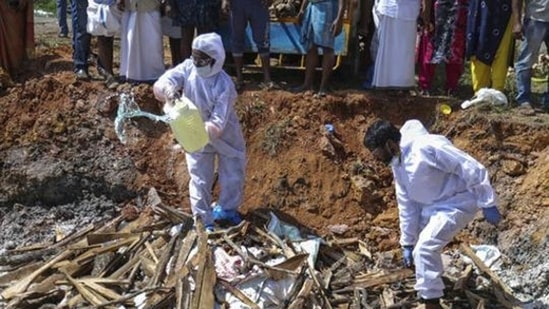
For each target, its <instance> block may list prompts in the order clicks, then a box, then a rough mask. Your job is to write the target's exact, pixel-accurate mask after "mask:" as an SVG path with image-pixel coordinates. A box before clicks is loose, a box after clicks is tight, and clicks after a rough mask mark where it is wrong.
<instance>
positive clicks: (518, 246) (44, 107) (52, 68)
mask: <svg viewBox="0 0 549 309" xmlns="http://www.w3.org/2000/svg"><path fill="white" fill-rule="evenodd" d="M40 35H41V36H40V37H39V44H38V49H37V57H36V59H35V60H33V61H32V62H31V63H29V64H28V65H27V66H26V67H25V68H24V70H23V71H22V72H21V73H20V74H19V75H17V76H16V77H15V78H14V80H15V82H16V85H15V86H14V87H11V88H8V89H7V90H1V92H0V134H1V136H2V138H1V140H0V171H1V176H2V177H1V178H0V188H1V189H0V228H1V230H2V233H1V234H0V250H2V251H4V250H7V249H13V248H15V247H20V246H29V245H32V244H36V243H41V242H51V241H52V240H53V239H54V238H55V236H56V233H68V232H70V231H75V230H78V229H79V228H81V227H83V226H85V225H87V224H89V223H92V222H100V221H103V220H105V219H108V218H111V217H113V216H114V215H116V214H118V213H119V212H120V211H123V210H124V209H128V208H137V209H140V207H141V206H142V205H141V204H140V200H141V198H142V197H144V196H145V194H146V192H147V191H148V189H149V188H151V187H154V188H156V189H157V191H158V192H159V194H160V195H161V197H162V199H163V200H164V201H165V202H166V203H167V204H170V205H172V206H175V207H182V208H183V209H185V211H188V212H190V209H189V203H188V198H187V196H188V190H187V184H188V179H189V177H188V175H187V171H186V167H185V160H184V155H183V154H182V153H181V150H180V149H179V148H178V147H176V144H175V142H174V139H173V136H172V134H171V132H170V130H169V128H168V127H167V126H166V125H165V124H163V123H155V122H153V121H151V120H148V119H145V118H134V119H132V120H131V121H129V122H127V123H126V125H125V129H126V134H127V137H128V141H127V142H126V144H122V143H121V142H120V140H119V139H118V136H117V135H116V132H115V130H114V119H115V117H116V107H117V104H118V95H119V94H120V93H124V92H125V93H133V94H134V97H135V101H136V102H137V103H138V104H139V106H140V107H141V109H142V110H144V111H147V112H151V113H155V114H161V106H160V105H159V103H158V102H157V101H156V100H155V99H154V98H153V95H152V91H151V86H150V85H137V86H133V85H128V84H125V85H122V86H120V87H119V88H118V89H116V90H114V91H113V90H107V89H106V88H105V87H104V86H103V84H102V82H101V81H99V80H92V81H90V82H80V81H76V80H75V78H74V76H73V74H72V71H71V49H70V46H69V45H67V42H63V41H56V39H52V37H53V36H54V35H55V32H53V33H51V32H50V33H48V32H46V33H43V34H40ZM92 73H93V74H95V71H93V70H92ZM300 74H301V72H300V73H299V74H295V72H288V71H285V72H284V71H283V72H278V73H277V74H276V77H277V79H278V80H283V79H286V78H287V77H288V76H289V75H292V76H295V75H299V77H298V79H296V78H295V77H291V78H290V80H291V82H299V80H300V79H301V77H302V76H301V75H300ZM350 79H351V78H350V77H347V76H346V75H345V74H338V75H336V76H335V80H336V83H335V85H334V88H335V91H334V92H333V93H332V94H330V95H328V96H327V97H325V98H315V97H313V96H312V95H311V94H310V93H305V94H293V93H291V92H288V91H285V90H274V91H262V90H258V89H257V87H254V83H250V84H249V85H248V86H247V88H246V89H245V91H244V92H243V93H242V94H241V95H240V97H239V99H238V102H237V104H236V109H237V112H238V115H239V117H240V120H241V123H242V126H243V128H244V131H245V137H246V140H247V147H248V148H247V150H248V152H247V153H248V166H247V181H246V187H245V198H244V203H243V205H242V208H241V211H242V213H243V214H244V215H245V217H246V218H248V219H249V220H254V213H255V212H256V211H258V210H262V209H273V210H276V211H277V213H278V214H280V215H281V216H282V217H283V218H284V219H285V220H287V221H289V222H291V223H294V224H297V225H299V226H300V227H302V228H304V229H308V230H310V231H313V232H315V233H317V234H319V235H322V236H326V237H331V235H332V233H333V232H332V230H333V228H334V226H337V225H347V226H348V230H347V231H346V232H345V233H344V234H343V235H340V236H339V237H358V238H360V239H362V240H364V241H365V242H366V243H367V244H368V245H369V246H371V247H372V248H374V249H376V250H377V251H380V252H381V251H388V250H398V248H399V245H398V237H399V230H398V218H397V208H396V203H395V197H394V189H393V184H392V177H391V171H390V169H389V168H388V167H386V166H383V165H382V164H379V163H377V162H374V161H373V159H372V156H371V154H370V153H369V152H367V151H366V150H365V149H364V147H363V146H362V138H363V134H364V131H365V129H366V128H367V127H368V125H369V124H371V123H372V122H373V121H374V120H376V119H378V118H386V119H389V120H391V121H393V122H395V123H396V124H399V125H400V124H402V123H403V122H404V121H405V120H407V119H411V118H417V119H420V120H421V121H422V122H423V123H424V124H425V125H426V126H428V127H429V128H430V130H431V131H432V132H436V133H440V134H444V135H446V136H448V137H449V138H450V139H452V140H453V141H454V142H455V144H456V145H457V146H458V147H460V148H462V149H464V150H465V151H467V152H469V153H470V154H472V155H473V156H474V157H475V158H477V159H478V160H479V161H480V162H482V163H483V164H485V165H486V167H487V168H488V169H489V171H490V174H491V178H492V181H493V184H494V186H495V189H496V191H497V193H498V204H499V207H500V209H501V211H502V213H503V214H504V217H505V218H504V220H503V222H502V223H500V224H499V225H498V226H497V227H492V226H490V225H488V224H487V223H486V222H484V221H483V220H482V218H481V216H480V215H479V217H478V219H476V220H475V221H474V222H473V223H472V224H470V225H469V226H468V228H467V229H466V230H465V231H463V232H461V233H460V234H459V235H458V237H457V238H456V241H454V242H452V243H451V244H450V246H451V247H455V246H456V245H457V244H459V243H460V242H467V243H469V244H489V245H497V247H498V248H499V249H500V250H501V251H502V253H503V254H504V257H505V258H504V259H503V261H504V263H503V267H502V269H501V270H499V271H498V274H499V275H500V276H501V277H502V278H503V280H504V282H506V283H507V284H508V285H509V286H510V287H511V288H512V289H513V291H514V292H515V293H516V295H517V296H518V297H519V298H520V299H522V300H525V301H530V302H531V305H532V306H533V307H538V308H543V307H546V306H549V299H548V298H549V297H548V296H547V295H549V262H547V258H546V257H547V255H548V254H549V239H548V234H549V176H548V175H549V133H548V132H549V115H547V114H537V115H536V116H533V117H525V116H520V115H518V114H517V113H516V112H515V111H514V110H513V109H496V108H493V107H490V106H478V107H475V108H472V109H470V110H466V111H460V110H459V103H460V102H459V101H458V100H455V99H449V98H444V97H432V98H422V97H415V96H410V95H407V94H402V93H399V94H391V93H383V92H364V91H359V90H354V89H358V87H354V84H356V82H353V81H349V80H350ZM442 103H445V104H449V105H451V106H452V107H453V110H454V112H453V113H451V114H450V115H444V114H442V113H440V112H439V107H440V104H442ZM328 123H330V124H333V126H334V128H335V139H334V138H332V137H330V136H327V135H326V132H325V129H324V125H325V124H328ZM217 189H218V188H215V189H214V192H217Z"/></svg>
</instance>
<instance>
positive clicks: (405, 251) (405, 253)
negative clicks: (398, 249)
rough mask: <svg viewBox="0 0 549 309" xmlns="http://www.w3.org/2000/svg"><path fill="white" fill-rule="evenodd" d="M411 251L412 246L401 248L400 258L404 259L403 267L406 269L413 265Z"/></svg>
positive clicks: (412, 249)
mask: <svg viewBox="0 0 549 309" xmlns="http://www.w3.org/2000/svg"><path fill="white" fill-rule="evenodd" d="M412 251H414V247H413V246H403V247H402V257H403V258H404V266H406V267H408V268H410V267H412V265H414V256H413V255H412Z"/></svg>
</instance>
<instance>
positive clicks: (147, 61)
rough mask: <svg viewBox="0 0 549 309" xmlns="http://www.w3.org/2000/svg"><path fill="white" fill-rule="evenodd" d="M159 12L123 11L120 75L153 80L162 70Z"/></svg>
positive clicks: (127, 77)
mask: <svg viewBox="0 0 549 309" xmlns="http://www.w3.org/2000/svg"><path fill="white" fill-rule="evenodd" d="M164 71H165V67H164V49H163V45H162V30H161V29H160V12H158V11H151V12H136V11H124V13H123V14H122V28H121V34H120V76H125V77H126V79H128V80H133V81H154V80H156V79H157V78H158V77H160V75H162V73H164Z"/></svg>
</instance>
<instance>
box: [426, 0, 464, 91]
mask: <svg viewBox="0 0 549 309" xmlns="http://www.w3.org/2000/svg"><path fill="white" fill-rule="evenodd" d="M432 3H433V8H432V12H434V18H433V20H431V22H432V23H433V24H434V27H435V29H434V31H432V32H427V31H423V29H422V30H420V33H419V35H418V46H417V51H416V53H417V61H418V65H419V74H418V75H419V86H420V87H421V89H429V88H430V87H431V82H432V80H433V76H434V70H435V69H434V65H435V64H437V63H446V77H447V79H446V89H447V90H455V88H456V87H457V84H458V81H459V78H460V76H461V74H462V73H463V63H464V59H465V32H466V30H467V12H468V11H467V5H468V0H436V1H433V2H432Z"/></svg>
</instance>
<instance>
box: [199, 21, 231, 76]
mask: <svg viewBox="0 0 549 309" xmlns="http://www.w3.org/2000/svg"><path fill="white" fill-rule="evenodd" d="M192 48H193V49H197V50H199V51H201V52H203V53H205V54H206V55H208V56H210V57H212V58H213V59H215V63H214V65H213V67H212V72H211V74H210V76H212V75H215V74H217V73H219V72H221V70H222V69H223V64H224V63H225V48H223V41H222V40H221V37H220V36H219V34H217V33H214V32H210V33H205V34H201V35H199V36H197V37H196V38H194V40H193V44H192Z"/></svg>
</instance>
